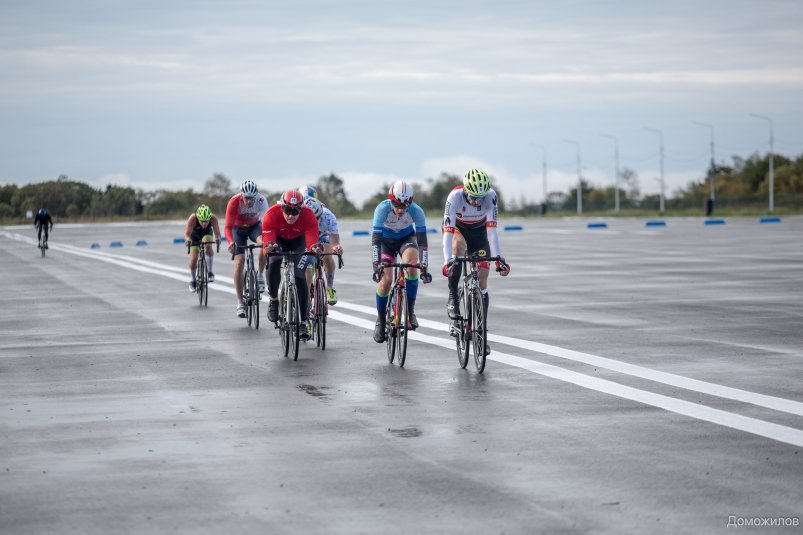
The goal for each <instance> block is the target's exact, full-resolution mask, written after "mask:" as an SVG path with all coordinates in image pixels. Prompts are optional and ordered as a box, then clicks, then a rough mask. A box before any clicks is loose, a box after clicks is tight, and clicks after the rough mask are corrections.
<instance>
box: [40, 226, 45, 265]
mask: <svg viewBox="0 0 803 535" xmlns="http://www.w3.org/2000/svg"><path fill="white" fill-rule="evenodd" d="M42 231H43V232H42V237H41V238H40V239H39V250H40V251H41V252H42V258H44V257H45V251H46V250H47V232H46V231H45V229H42Z"/></svg>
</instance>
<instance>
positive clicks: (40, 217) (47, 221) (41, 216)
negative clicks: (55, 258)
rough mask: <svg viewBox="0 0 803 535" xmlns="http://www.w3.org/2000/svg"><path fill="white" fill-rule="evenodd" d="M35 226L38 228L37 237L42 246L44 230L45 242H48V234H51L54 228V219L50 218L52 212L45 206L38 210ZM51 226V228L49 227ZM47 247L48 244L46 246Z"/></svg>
mask: <svg viewBox="0 0 803 535" xmlns="http://www.w3.org/2000/svg"><path fill="white" fill-rule="evenodd" d="M33 226H34V228H35V229H36V230H37V237H38V239H39V246H40V247H41V246H42V230H43V229H44V231H45V242H47V239H48V236H49V235H50V231H51V230H53V219H51V218H50V214H49V213H48V211H47V210H45V209H44V208H40V209H39V211H38V212H36V217H34V218H33ZM48 227H50V228H48ZM45 248H46V249H47V246H45Z"/></svg>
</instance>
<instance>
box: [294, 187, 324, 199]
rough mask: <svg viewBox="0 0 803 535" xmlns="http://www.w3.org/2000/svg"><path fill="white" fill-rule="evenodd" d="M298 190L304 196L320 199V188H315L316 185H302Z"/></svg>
mask: <svg viewBox="0 0 803 535" xmlns="http://www.w3.org/2000/svg"><path fill="white" fill-rule="evenodd" d="M298 191H300V192H301V194H302V195H303V196H304V197H312V198H313V199H318V190H316V189H315V186H301V187H300V188H298ZM318 200H320V199H318Z"/></svg>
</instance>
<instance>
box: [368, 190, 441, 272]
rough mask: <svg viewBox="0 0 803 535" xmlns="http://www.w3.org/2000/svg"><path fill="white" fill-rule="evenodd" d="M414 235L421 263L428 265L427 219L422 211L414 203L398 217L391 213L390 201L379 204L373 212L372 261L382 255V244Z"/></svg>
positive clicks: (376, 260) (377, 259) (386, 200)
mask: <svg viewBox="0 0 803 535" xmlns="http://www.w3.org/2000/svg"><path fill="white" fill-rule="evenodd" d="M411 235H415V236H416V239H417V243H418V248H419V250H420V251H421V263H422V264H424V265H425V266H427V265H429V253H428V247H427V218H426V216H425V215H424V210H422V209H421V207H420V206H418V205H417V204H416V203H412V204H410V206H409V207H408V208H407V210H405V211H404V212H403V213H402V214H401V215H400V216H397V215H396V213H395V212H394V211H393V204H392V203H391V202H390V199H385V200H384V201H382V202H381V203H379V204H378V205H377V207H376V210H374V223H373V234H372V237H371V248H372V253H371V256H372V261H373V262H375V263H376V262H379V259H380V256H381V254H382V253H383V245H382V244H383V243H384V242H386V241H389V240H400V239H401V238H406V237H407V236H411Z"/></svg>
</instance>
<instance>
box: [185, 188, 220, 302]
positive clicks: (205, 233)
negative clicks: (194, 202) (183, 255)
mask: <svg viewBox="0 0 803 535" xmlns="http://www.w3.org/2000/svg"><path fill="white" fill-rule="evenodd" d="M184 242H185V243H186V244H187V246H188V247H189V248H190V276H191V277H192V280H191V281H190V291H191V292H194V291H195V268H196V267H197V266H198V246H197V245H191V244H193V243H201V242H204V243H205V242H209V245H205V246H204V247H206V251H204V252H205V253H206V267H207V271H208V273H209V274H208V277H209V279H208V280H209V282H215V274H214V272H213V271H212V260H213V257H214V254H215V252H214V250H213V249H212V243H216V244H218V245H220V224H219V223H218V219H217V216H216V215H215V214H213V213H212V210H210V209H209V207H208V206H207V205H205V204H202V205H201V206H199V207H198V209H197V210H195V212H194V213H192V214H190V217H189V218H187V226H186V227H185V228H184Z"/></svg>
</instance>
